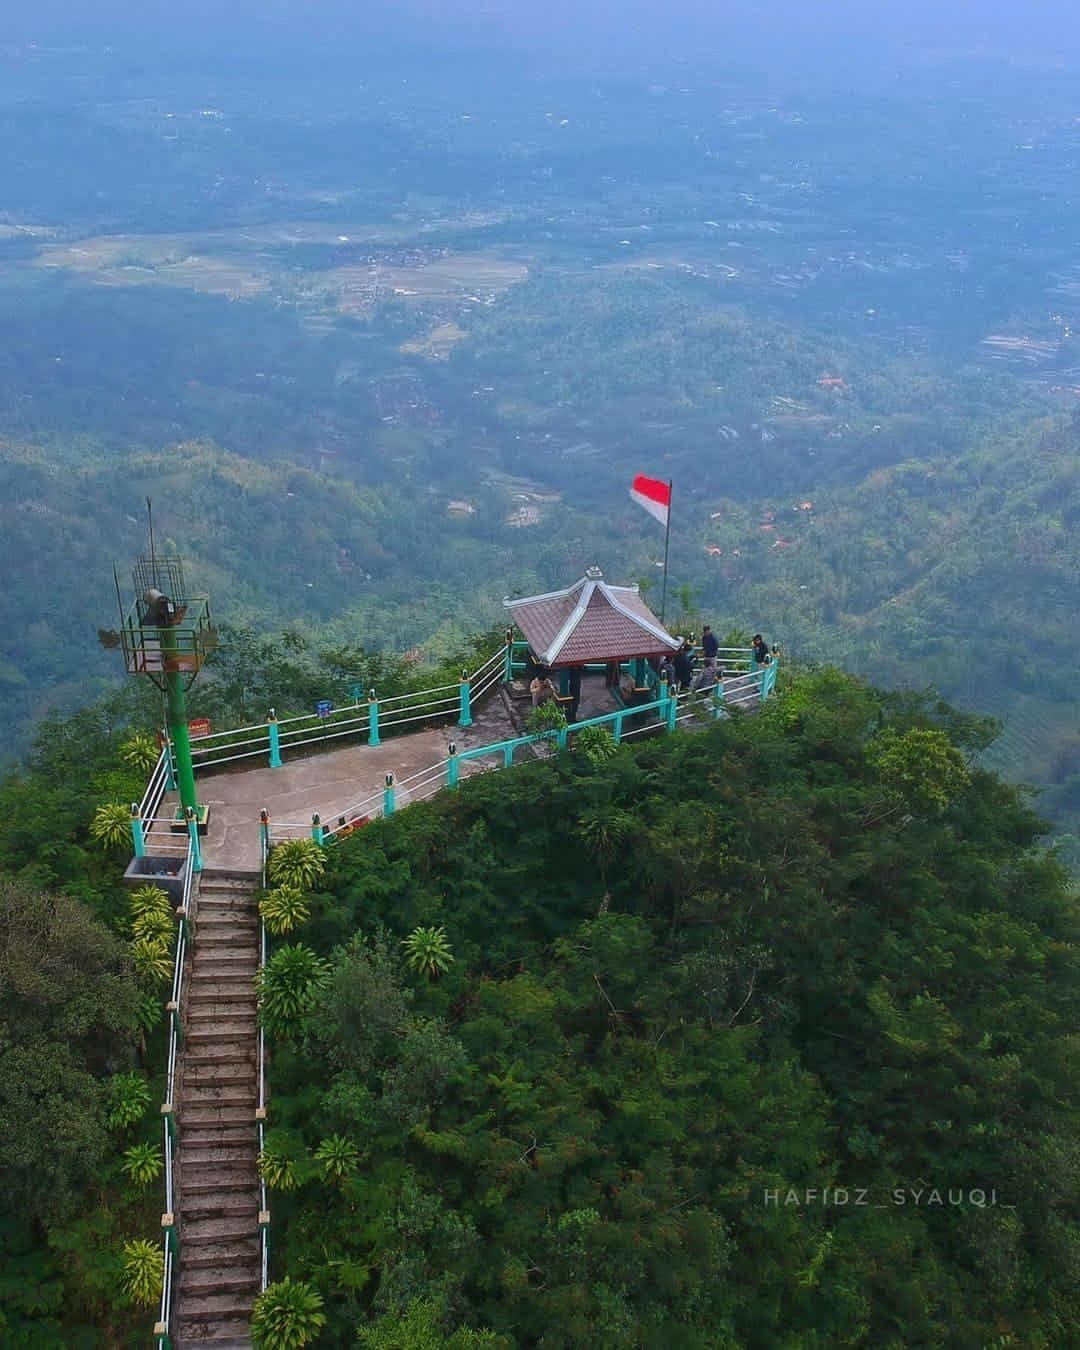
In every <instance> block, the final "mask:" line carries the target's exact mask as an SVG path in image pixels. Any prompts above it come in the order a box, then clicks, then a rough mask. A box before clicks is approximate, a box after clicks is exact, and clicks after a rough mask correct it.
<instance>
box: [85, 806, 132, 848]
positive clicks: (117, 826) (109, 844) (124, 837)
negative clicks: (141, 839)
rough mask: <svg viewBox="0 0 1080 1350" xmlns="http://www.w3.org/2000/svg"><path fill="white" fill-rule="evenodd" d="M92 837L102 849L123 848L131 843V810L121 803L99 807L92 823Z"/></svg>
mask: <svg viewBox="0 0 1080 1350" xmlns="http://www.w3.org/2000/svg"><path fill="white" fill-rule="evenodd" d="M90 837H91V838H92V839H96V840H97V842H98V843H99V844H100V845H101V846H102V848H122V847H123V846H124V845H125V844H130V843H131V808H130V807H127V806H123V805H121V804H120V803H119V802H106V803H105V805H103V806H99V807H98V809H97V810H96V811H95V812H94V815H93V819H92V820H91V821H90Z"/></svg>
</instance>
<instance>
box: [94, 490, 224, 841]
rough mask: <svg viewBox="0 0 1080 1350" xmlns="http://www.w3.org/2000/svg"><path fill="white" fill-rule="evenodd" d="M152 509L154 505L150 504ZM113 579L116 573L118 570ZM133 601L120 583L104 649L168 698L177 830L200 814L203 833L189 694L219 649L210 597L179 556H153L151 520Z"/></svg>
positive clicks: (103, 635) (135, 572) (204, 810)
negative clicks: (117, 652)
mask: <svg viewBox="0 0 1080 1350" xmlns="http://www.w3.org/2000/svg"><path fill="white" fill-rule="evenodd" d="M146 505H147V511H148V513H149V511H150V503H149V501H147V504H146ZM113 576H114V579H115V578H116V569H115V568H114V569H113ZM132 582H133V588H134V599H133V600H132V602H131V603H130V604H129V605H128V606H127V607H126V608H125V606H124V603H123V600H122V599H121V595H120V582H119V579H116V599H117V603H118V604H119V606H120V631H119V632H115V631H112V632H105V631H100V632H99V634H98V636H99V638H100V640H101V643H102V645H103V646H105V647H120V648H122V649H123V653H124V665H125V668H126V669H127V673H128V674H129V675H146V676H148V677H149V678H150V679H151V680H152V681H153V682H154V684H155V685H156V686H157V687H158V689H160V690H161V691H162V693H163V694H164V695H165V720H166V725H167V727H168V735H169V745H170V747H171V761H172V769H173V774H174V777H175V781H176V785H177V788H178V790H179V793H180V807H179V809H178V810H177V813H176V825H175V827H174V828H177V829H184V828H186V825H185V821H186V820H187V811H188V808H189V807H190V808H191V810H192V811H193V812H194V813H195V819H196V820H197V821H198V824H199V831H200V833H204V832H205V830H206V822H207V817H208V814H209V811H208V808H207V807H205V806H200V805H199V802H198V798H197V795H196V791H195V772H194V768H193V766H192V762H191V738H190V735H189V732H188V713H187V691H188V690H189V689H190V688H191V686H192V684H193V683H194V681H195V677H196V676H197V675H198V673H199V671H200V670H201V669H202V667H203V664H204V663H205V661H206V658H207V657H208V656H209V655H210V653H211V652H212V651H213V650H214V648H215V647H216V646H217V632H216V630H215V629H214V627H213V624H212V623H211V621H210V602H209V600H208V598H207V597H206V596H205V595H191V594H189V593H188V589H187V585H186V583H185V581H184V564H183V561H182V560H181V559H180V558H176V557H172V558H168V557H166V558H161V557H158V556H157V554H156V553H155V552H154V532H153V524H152V518H151V526H150V553H149V555H148V556H144V557H142V558H140V559H139V560H138V561H137V562H136V563H135V565H134V567H133V568H132Z"/></svg>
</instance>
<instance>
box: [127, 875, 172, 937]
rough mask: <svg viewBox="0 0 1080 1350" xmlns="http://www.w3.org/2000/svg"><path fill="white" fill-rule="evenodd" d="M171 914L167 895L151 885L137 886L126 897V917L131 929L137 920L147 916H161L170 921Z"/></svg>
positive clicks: (170, 905)
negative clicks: (129, 921)
mask: <svg viewBox="0 0 1080 1350" xmlns="http://www.w3.org/2000/svg"><path fill="white" fill-rule="evenodd" d="M172 912H173V911H172V901H171V900H170V899H169V897H168V895H167V894H166V893H165V892H164V891H163V890H162V889H161V887H160V886H154V885H153V884H152V883H148V884H147V885H145V886H137V887H136V888H135V890H133V891H132V892H131V894H130V895H129V896H128V915H129V917H130V919H131V923H132V926H133V927H134V925H135V923H136V921H137V920H139V919H141V918H143V917H145V916H146V915H147V914H161V915H163V916H164V917H165V918H167V919H171V918H172Z"/></svg>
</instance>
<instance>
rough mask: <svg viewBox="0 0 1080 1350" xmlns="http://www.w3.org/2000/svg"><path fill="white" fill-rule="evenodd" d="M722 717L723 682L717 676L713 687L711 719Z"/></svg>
mask: <svg viewBox="0 0 1080 1350" xmlns="http://www.w3.org/2000/svg"><path fill="white" fill-rule="evenodd" d="M723 715H724V681H723V680H722V679H721V678H720V676H719V675H718V676H717V679H716V683H715V684H714V685H713V717H714V718H715V717H723Z"/></svg>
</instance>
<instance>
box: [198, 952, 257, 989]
mask: <svg viewBox="0 0 1080 1350" xmlns="http://www.w3.org/2000/svg"><path fill="white" fill-rule="evenodd" d="M258 969H259V957H258V954H257V953H256V952H243V951H239V952H238V951H237V950H236V949H235V948H232V947H229V948H222V949H221V950H220V951H217V950H214V949H211V950H210V951H201V950H197V951H196V953H195V961H194V964H193V965H192V969H191V977H192V979H193V980H198V981H200V982H202V981H205V980H253V979H254V978H255V972H256V971H257V970H258Z"/></svg>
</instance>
